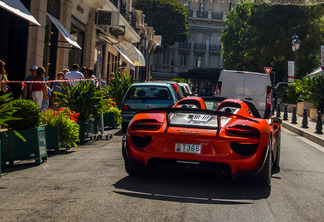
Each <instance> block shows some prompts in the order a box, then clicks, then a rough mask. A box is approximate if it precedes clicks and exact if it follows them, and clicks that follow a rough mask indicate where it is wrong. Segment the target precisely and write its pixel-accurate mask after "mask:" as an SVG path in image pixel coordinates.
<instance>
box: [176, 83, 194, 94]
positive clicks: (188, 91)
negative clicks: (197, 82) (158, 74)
mask: <svg viewBox="0 0 324 222" xmlns="http://www.w3.org/2000/svg"><path fill="white" fill-rule="evenodd" d="M178 84H179V86H180V87H181V89H182V92H183V93H184V96H192V95H193V94H192V91H191V88H190V86H189V84H188V83H183V82H179V83H178Z"/></svg>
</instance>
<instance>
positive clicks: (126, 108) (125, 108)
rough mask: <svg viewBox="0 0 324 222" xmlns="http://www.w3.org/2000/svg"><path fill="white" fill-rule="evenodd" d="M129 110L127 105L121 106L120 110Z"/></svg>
mask: <svg viewBox="0 0 324 222" xmlns="http://www.w3.org/2000/svg"><path fill="white" fill-rule="evenodd" d="M130 109H131V108H130V106H127V105H123V106H122V110H130Z"/></svg>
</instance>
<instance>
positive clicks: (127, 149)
mask: <svg viewBox="0 0 324 222" xmlns="http://www.w3.org/2000/svg"><path fill="white" fill-rule="evenodd" d="M268 149H269V147H268V146H264V144H260V145H259V147H258V149H257V151H256V152H255V153H254V154H251V155H247V156H243V155H238V154H236V153H234V152H233V151H231V150H230V151H229V152H228V153H226V154H223V155H218V154H217V153H213V154H206V155H196V154H186V153H180V154H179V153H175V152H168V151H166V150H164V151H161V152H156V151H155V150H153V149H150V147H147V148H138V147H135V146H134V145H133V144H132V143H131V142H130V141H129V140H128V139H127V137H126V136H125V137H124V138H123V152H124V153H125V156H124V159H125V158H127V160H128V161H131V162H132V163H133V164H135V165H137V166H138V165H141V166H143V167H151V166H154V167H156V166H161V165H172V166H184V165H185V166H191V167H194V168H213V169H217V170H218V171H220V172H230V173H231V174H232V175H239V174H255V173H258V172H259V171H260V170H261V169H262V168H263V165H264V161H265V159H266V155H267V153H268V152H267V151H268ZM162 150H163V148H162ZM125 161H126V159H125Z"/></svg>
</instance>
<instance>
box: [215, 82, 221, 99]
mask: <svg viewBox="0 0 324 222" xmlns="http://www.w3.org/2000/svg"><path fill="white" fill-rule="evenodd" d="M221 91H222V82H218V83H217V85H216V90H215V96H220V95H221Z"/></svg>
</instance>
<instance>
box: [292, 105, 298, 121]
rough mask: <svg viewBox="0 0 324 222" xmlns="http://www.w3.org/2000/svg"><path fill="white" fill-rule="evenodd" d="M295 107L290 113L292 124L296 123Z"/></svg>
mask: <svg viewBox="0 0 324 222" xmlns="http://www.w3.org/2000/svg"><path fill="white" fill-rule="evenodd" d="M296 112H297V107H296V106H294V109H293V113H292V118H291V123H292V124H297V113H296Z"/></svg>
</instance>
